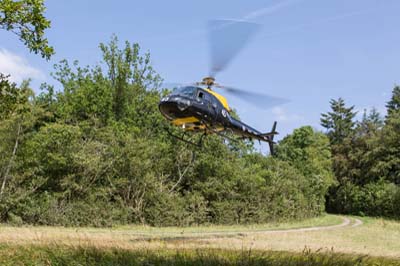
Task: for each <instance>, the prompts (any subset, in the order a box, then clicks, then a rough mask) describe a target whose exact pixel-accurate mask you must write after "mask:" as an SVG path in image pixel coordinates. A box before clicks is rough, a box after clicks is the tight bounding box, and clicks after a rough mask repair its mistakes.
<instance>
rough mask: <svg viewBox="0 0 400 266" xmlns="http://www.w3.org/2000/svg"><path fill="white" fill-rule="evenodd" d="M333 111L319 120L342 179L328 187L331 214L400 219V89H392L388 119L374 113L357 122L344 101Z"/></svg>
mask: <svg viewBox="0 0 400 266" xmlns="http://www.w3.org/2000/svg"><path fill="white" fill-rule="evenodd" d="M338 103H340V106H341V107H340V108H337V106H338ZM331 107H332V112H329V113H327V114H324V115H322V118H321V124H322V125H323V126H324V127H326V128H327V130H328V136H329V137H330V140H331V147H332V154H333V168H334V173H335V176H336V179H337V181H338V183H337V184H336V186H333V187H331V189H330V193H329V196H328V210H331V211H334V212H338V213H351V214H357V215H374V216H387V217H392V218H400V88H399V87H397V86H396V87H395V88H394V89H393V94H392V98H391V100H390V101H389V102H388V103H387V108H388V109H387V113H388V114H387V116H386V118H385V119H383V118H382V117H381V116H380V114H379V113H378V112H377V111H376V110H375V109H372V110H371V111H370V112H369V113H367V112H366V111H365V112H364V114H363V117H362V120H361V121H357V122H355V121H354V119H353V118H354V116H355V113H354V111H353V107H349V108H346V107H345V103H344V101H343V100H341V99H339V101H332V102H331ZM327 121H335V123H327ZM343 128H346V130H345V131H344V130H343Z"/></svg>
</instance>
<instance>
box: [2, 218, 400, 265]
mask: <svg viewBox="0 0 400 266" xmlns="http://www.w3.org/2000/svg"><path fill="white" fill-rule="evenodd" d="M343 219H345V220H347V221H348V223H344V222H343V221H344V220H343ZM359 219H360V218H357V217H347V218H343V217H340V216H334V215H325V216H322V217H319V218H314V219H309V220H306V221H301V222H292V223H282V224H266V225H252V226H202V227H190V228H177V227H168V228H153V227H143V226H123V227H117V228H108V229H104V228H102V229H98V228H63V227H12V226H6V225H2V226H0V243H1V244H0V245H2V246H0V252H1V256H0V262H1V263H0V265H18V264H12V262H13V261H14V258H20V261H24V260H25V261H29V260H30V259H33V260H35V259H34V258H37V259H47V260H48V261H49V262H51V263H50V264H46V263H39V264H27V263H25V264H20V265H399V266H400V222H396V221H390V220H384V219H374V218H361V220H362V224H360V223H359V221H360V220H359ZM339 224H340V226H338V225H339ZM335 225H336V226H335ZM311 227H312V228H311ZM314 227H318V228H314ZM295 228H308V229H295ZM310 229H311V230H310ZM313 229H315V230H313ZM199 254H200V255H199ZM246 254H247V255H246ZM249 254H250V255H249ZM343 254H346V255H343ZM85 256H86V257H85ZM245 256H247V257H248V259H247V262H246V263H247V264H246V263H245V262H243V261H242V259H243V257H245ZM69 258H71V259H72V258H76V262H73V261H72V260H71V261H70V262H71V263H69V264H63V261H68V260H69ZM135 258H137V260H135ZM177 258H178V259H177ZM211 258H212V259H213V260H214V262H215V263H214V262H212V261H209V260H208V259H211ZM175 259H177V261H174V260H175ZM304 259H306V260H307V261H308V262H309V261H311V262H312V263H311V264H310V263H307V264H304ZM2 260H3V261H2ZM60 260H61V262H60ZM80 260H87V261H97V262H99V264H87V263H82V262H80ZM108 260H109V261H110V263H109V264H107V263H106V262H104V264H101V263H100V262H102V263H103V261H108ZM124 260H129V261H132V264H124V263H123V261H124ZM205 260H206V261H205ZM249 261H251V263H249ZM271 261H276V264H271V263H270V262H271ZM285 261H286V263H284V262H285ZM301 261H303V264H301ZM14 262H15V261H14ZM161 262H163V263H164V264H163V263H161ZM289 262H290V263H292V264H290V263H289ZM7 263H8V264H7ZM165 263H166V264H165ZM268 263H270V264H268ZM296 263H297V264H296ZM357 263H358V264H357Z"/></svg>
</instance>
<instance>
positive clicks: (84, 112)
mask: <svg viewBox="0 0 400 266" xmlns="http://www.w3.org/2000/svg"><path fill="white" fill-rule="evenodd" d="M100 49H101V51H102V54H103V58H102V60H103V61H102V62H101V63H100V64H99V65H96V66H93V67H81V66H79V63H78V62H73V64H72V65H71V64H70V63H69V62H68V61H66V60H63V61H61V62H60V63H59V64H57V65H56V66H55V68H54V69H55V71H54V73H53V77H54V78H55V80H56V81H57V82H58V83H57V84H58V85H57V86H58V87H54V86H53V85H50V84H43V85H42V87H41V89H42V92H41V93H40V94H39V95H35V94H34V92H33V90H32V89H31V88H30V86H29V82H23V83H22V84H21V85H20V86H17V85H16V84H13V83H11V82H10V81H9V79H8V77H7V76H4V75H0V221H1V222H9V223H14V224H22V223H28V224H44V225H68V226H70V225H75V226H83V225H92V226H110V225H114V224H127V223H142V224H150V225H192V224H205V223H217V224H233V223H262V222H268V221H277V220H286V219H300V218H305V217H311V216H315V215H318V214H320V213H322V212H324V211H325V207H326V206H327V209H328V210H329V211H334V212H339V213H352V214H361V215H379V216H388V217H394V218H399V217H400V207H399V206H400V134H399V132H400V89H399V87H395V88H394V90H393V95H392V98H391V100H390V101H389V102H388V103H387V108H388V114H387V116H386V117H385V118H384V119H383V118H382V117H381V116H380V114H379V113H378V112H377V111H376V110H375V109H373V110H371V111H370V112H369V113H367V112H365V113H364V115H363V118H362V120H361V121H355V117H356V113H355V112H354V107H353V106H351V107H346V104H345V101H344V100H343V99H338V100H332V101H331V109H332V110H331V111H330V112H327V113H326V114H322V116H321V124H322V126H323V127H325V128H326V129H327V132H326V134H324V133H321V132H318V131H315V130H314V129H313V128H311V127H309V126H305V127H301V128H298V129H296V130H294V132H293V133H292V134H290V135H288V136H286V137H285V138H284V139H283V140H282V141H280V143H279V144H278V145H277V147H276V156H275V157H271V156H263V155H261V154H259V153H257V152H255V150H254V148H253V144H252V143H251V142H248V141H243V140H238V141H237V142H232V141H231V142H226V141H224V140H222V139H221V138H220V137H217V136H209V137H208V138H207V139H206V141H205V143H204V148H203V149H198V148H195V147H192V146H190V145H187V144H184V143H182V142H180V141H178V140H176V139H174V138H172V137H170V136H169V135H168V134H167V133H166V130H165V128H166V127H168V128H169V130H170V131H174V130H179V129H176V128H171V125H170V124H169V123H168V122H167V121H165V119H163V117H162V116H161V114H160V113H159V111H158V102H159V100H160V98H161V97H162V96H163V95H164V94H165V93H167V91H166V90H161V89H160V83H161V78H160V77H159V75H158V74H157V73H156V72H155V70H154V69H153V68H152V66H151V62H150V55H149V54H148V53H146V54H143V53H141V52H140V47H139V45H138V44H133V45H132V44H130V43H129V42H126V43H125V45H124V46H123V47H122V48H121V47H119V46H118V40H117V38H116V37H113V38H112V39H111V41H110V42H109V43H108V44H100ZM326 199H327V202H326ZM326 204H327V205H326Z"/></svg>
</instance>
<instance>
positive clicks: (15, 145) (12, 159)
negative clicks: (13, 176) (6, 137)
mask: <svg viewBox="0 0 400 266" xmlns="http://www.w3.org/2000/svg"><path fill="white" fill-rule="evenodd" d="M20 134H21V123H18V130H17V136H16V138H15V144H14V149H13V152H12V154H11V157H10V160H9V161H8V165H7V167H6V171H5V173H4V177H3V183H2V184H1V189H0V198H1V196H2V195H3V193H4V189H5V187H6V183H7V178H8V175H9V173H10V170H11V166H12V164H13V162H14V158H15V154H16V153H17V149H18V142H19V135H20Z"/></svg>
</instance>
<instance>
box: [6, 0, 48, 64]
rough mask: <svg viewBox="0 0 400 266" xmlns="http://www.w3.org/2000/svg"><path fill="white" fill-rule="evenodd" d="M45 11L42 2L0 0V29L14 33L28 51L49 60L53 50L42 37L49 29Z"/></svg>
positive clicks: (36, 0) (41, 0) (40, 0)
mask: <svg viewBox="0 0 400 266" xmlns="http://www.w3.org/2000/svg"><path fill="white" fill-rule="evenodd" d="M45 10H46V8H45V6H44V3H43V0H20V1H12V0H1V1H0V28H2V29H5V30H7V31H11V32H13V33H15V34H16V35H17V36H18V37H19V38H20V40H21V41H22V42H23V43H24V44H25V45H26V46H27V47H28V48H29V50H30V51H32V52H34V53H36V54H37V53H40V54H41V56H42V57H43V58H45V59H47V60H49V59H50V57H51V56H52V55H53V54H54V48H53V47H51V46H49V44H48V40H47V38H45V37H44V32H45V30H46V29H48V28H50V21H49V20H47V19H46V18H45V16H44V12H45Z"/></svg>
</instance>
